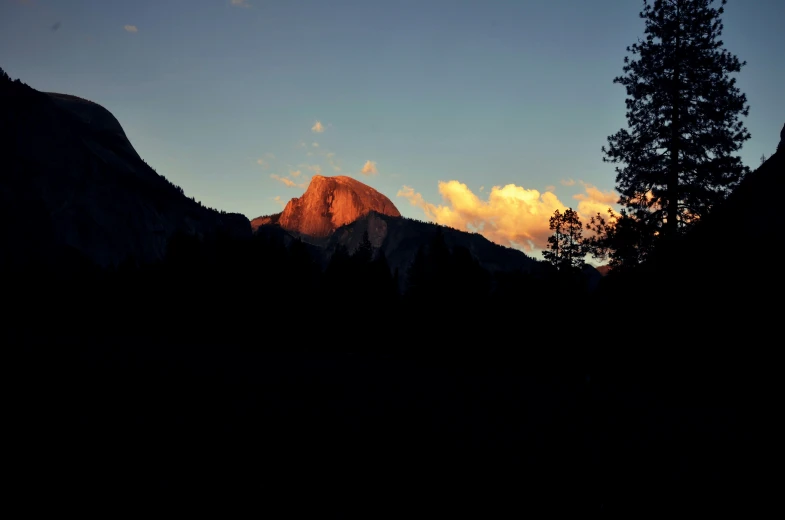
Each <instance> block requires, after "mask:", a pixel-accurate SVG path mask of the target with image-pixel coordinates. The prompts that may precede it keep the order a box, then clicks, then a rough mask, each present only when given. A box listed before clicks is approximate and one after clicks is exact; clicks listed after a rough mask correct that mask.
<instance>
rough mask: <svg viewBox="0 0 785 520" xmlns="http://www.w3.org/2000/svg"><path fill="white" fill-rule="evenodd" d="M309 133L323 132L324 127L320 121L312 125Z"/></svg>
mask: <svg viewBox="0 0 785 520" xmlns="http://www.w3.org/2000/svg"><path fill="white" fill-rule="evenodd" d="M311 132H316V133H317V134H321V133H322V132H324V125H323V124H322V123H321V121H317V122H316V123H314V125H313V126H312V127H311Z"/></svg>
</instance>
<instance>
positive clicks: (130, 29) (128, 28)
mask: <svg viewBox="0 0 785 520" xmlns="http://www.w3.org/2000/svg"><path fill="white" fill-rule="evenodd" d="M123 29H125V30H126V32H129V33H136V32H139V29H137V28H136V26H135V25H126V26H125V27H123Z"/></svg>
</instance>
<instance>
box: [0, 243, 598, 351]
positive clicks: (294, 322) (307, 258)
mask: <svg viewBox="0 0 785 520" xmlns="http://www.w3.org/2000/svg"><path fill="white" fill-rule="evenodd" d="M69 254H70V255H71V256H70V258H71V259H70V261H67V262H66V261H64V260H63V257H61V258H60V259H58V260H57V265H56V266H52V265H51V264H50V265H44V264H41V265H38V266H28V267H27V268H25V269H20V268H19V267H16V268H15V269H14V268H8V269H6V271H5V272H6V275H7V276H8V279H9V280H10V281H11V283H9V291H8V292H7V298H8V299H10V300H11V301H14V302H16V305H15V307H16V308H17V309H18V310H26V311H32V310H33V309H34V308H36V307H42V306H46V307H47V308H56V309H57V312H56V313H54V314H53V315H51V316H50V317H49V318H47V319H50V320H53V321H56V322H61V321H65V322H70V323H71V324H72V325H73V324H76V323H78V324H79V325H78V326H75V327H73V326H72V327H70V328H69V330H70V332H73V333H75V334H77V335H79V334H87V335H88V336H92V337H95V338H101V337H106V334H109V335H112V334H116V335H121V336H123V337H128V336H134V337H139V338H151V337H155V338H163V337H166V338H170V339H172V340H175V341H178V342H183V343H191V342H194V343H199V342H204V341H210V342H214V341H219V342H220V341H234V342H244V341H245V338H247V341H248V343H247V345H248V346H250V347H258V348H278V347H284V346H285V345H286V343H285V341H283V339H282V338H288V339H289V340H291V341H294V342H295V343H297V345H300V346H301V343H298V342H299V341H305V339H304V338H306V337H308V338H311V340H313V341H316V342H317V343H316V344H318V345H320V346H321V348H325V349H338V350H341V349H347V350H363V351H365V350H368V349H387V348H389V347H392V344H391V343H388V342H387V340H389V341H404V340H405V341H408V343H405V344H399V345H398V347H397V348H399V349H406V348H426V349H441V348H460V349H462V348H464V346H463V345H462V346H460V347H459V346H457V345H456V344H454V343H451V341H466V340H467V338H468V337H469V336H471V335H474V334H477V333H479V332H480V331H481V330H482V329H481V327H480V328H477V329H475V330H469V331H468V332H467V331H466V330H465V328H466V327H467V325H468V323H470V322H473V323H475V324H476V325H475V326H479V324H480V323H482V322H483V320H502V321H504V320H505V319H513V320H518V321H520V320H521V319H525V320H532V322H534V323H536V322H537V321H538V319H542V317H544V316H546V315H547V314H549V313H550V312H551V311H550V304H555V303H557V302H558V301H561V300H562V299H564V298H571V299H572V301H580V299H581V298H586V297H588V295H589V292H588V290H587V287H588V285H587V281H586V278H585V277H582V276H575V277H571V278H569V279H566V278H565V277H563V275H561V274H560V273H559V272H558V271H557V270H555V269H554V270H546V271H544V272H541V273H526V272H507V273H491V272H489V271H487V270H486V269H484V268H483V267H482V266H480V264H479V263H478V262H477V260H476V259H475V258H473V257H472V255H471V254H470V252H469V251H468V250H467V249H465V248H462V247H455V248H453V249H450V248H448V246H447V245H446V243H445V240H444V235H443V234H442V233H441V232H437V233H435V234H434V236H433V238H432V239H431V240H430V242H429V243H427V244H426V245H424V246H423V247H421V248H420V250H419V251H418V252H417V254H416V256H415V258H414V259H413V262H412V264H411V265H410V266H409V267H408V269H407V270H406V272H404V273H400V272H397V271H391V269H390V267H389V265H388V263H387V259H386V258H385V256H384V253H383V251H381V250H379V249H375V248H374V247H373V246H372V245H371V242H370V240H369V239H368V236H367V234H366V235H364V237H363V240H362V242H361V244H360V245H359V247H358V248H357V249H356V250H355V251H348V250H347V249H346V248H344V247H340V248H339V249H338V250H337V251H336V252H335V253H334V254H333V255H332V256H331V258H330V259H329V261H328V262H327V263H326V264H325V263H324V261H323V259H322V258H321V257H320V256H319V254H318V251H317V250H315V249H314V248H313V246H310V245H308V244H306V243H304V242H301V241H300V240H297V239H294V240H291V241H290V242H289V244H288V245H286V243H285V242H284V240H283V237H282V235H276V234H256V235H254V236H253V237H252V238H248V239H241V238H231V237H230V236H228V235H227V234H223V233H217V234H214V235H211V236H207V237H201V238H200V237H197V236H192V235H187V234H185V233H178V234H176V235H174V236H173V237H172V238H171V239H170V241H169V245H168V250H167V254H166V257H165V259H164V261H162V262H160V263H157V264H154V265H145V266H138V265H136V263H135V262H133V261H131V260H130V259H129V261H128V262H126V263H124V264H122V265H120V266H118V267H116V268H113V269H108V270H104V269H99V268H97V267H94V266H93V265H91V264H90V263H89V262H88V261H87V260H84V259H82V258H80V257H79V255H78V254H76V253H75V252H73V251H71V252H70V253H69ZM402 280H405V282H403V283H402ZM27 317H28V318H34V317H36V314H35V313H34V312H29V313H28V314H27ZM538 317H539V318H538ZM34 319H36V318H34ZM50 331H58V334H59V331H60V329H58V328H53V329H50ZM363 331H365V332H366V333H368V334H369V336H368V338H366V339H363V337H362V332H363ZM38 332H46V330H39V331H38ZM314 337H315V339H314ZM275 338H278V339H275ZM297 338H300V339H297ZM372 338H375V339H372ZM382 340H385V341H382ZM282 341H283V342H282ZM380 341H381V343H379V342H380ZM369 342H370V343H376V345H371V344H369ZM426 343H427V345H426ZM289 346H292V345H291V344H290V345H289Z"/></svg>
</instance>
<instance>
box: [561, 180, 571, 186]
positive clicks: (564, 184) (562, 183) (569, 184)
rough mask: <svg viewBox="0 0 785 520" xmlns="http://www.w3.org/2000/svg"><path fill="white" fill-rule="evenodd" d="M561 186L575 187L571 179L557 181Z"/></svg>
mask: <svg viewBox="0 0 785 520" xmlns="http://www.w3.org/2000/svg"><path fill="white" fill-rule="evenodd" d="M559 184H561V185H562V186H575V181H574V180H572V179H562V180H560V181H559Z"/></svg>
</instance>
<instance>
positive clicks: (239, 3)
mask: <svg viewBox="0 0 785 520" xmlns="http://www.w3.org/2000/svg"><path fill="white" fill-rule="evenodd" d="M230 3H231V4H232V5H233V6H235V7H251V4H249V3H248V0H230Z"/></svg>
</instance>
